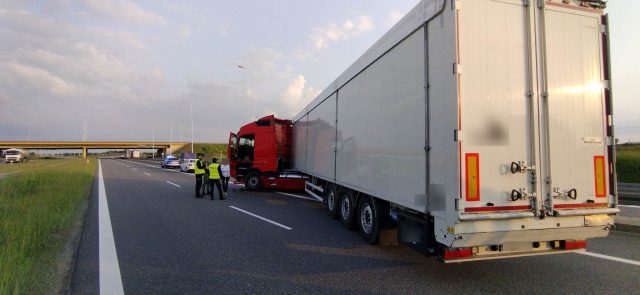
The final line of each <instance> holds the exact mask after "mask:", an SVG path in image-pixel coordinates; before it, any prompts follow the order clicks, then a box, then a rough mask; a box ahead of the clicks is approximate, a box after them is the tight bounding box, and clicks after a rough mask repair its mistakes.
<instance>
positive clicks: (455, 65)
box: [453, 63, 462, 75]
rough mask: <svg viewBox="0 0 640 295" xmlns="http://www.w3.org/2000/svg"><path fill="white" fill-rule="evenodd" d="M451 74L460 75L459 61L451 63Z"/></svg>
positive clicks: (460, 66)
mask: <svg viewBox="0 0 640 295" xmlns="http://www.w3.org/2000/svg"><path fill="white" fill-rule="evenodd" d="M453 74H454V75H462V65H460V64H459V63H453Z"/></svg>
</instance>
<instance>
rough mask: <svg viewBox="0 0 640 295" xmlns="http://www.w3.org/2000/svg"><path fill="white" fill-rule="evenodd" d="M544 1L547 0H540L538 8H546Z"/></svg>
mask: <svg viewBox="0 0 640 295" xmlns="http://www.w3.org/2000/svg"><path fill="white" fill-rule="evenodd" d="M544 1H546V0H538V8H540V9H543V8H544Z"/></svg>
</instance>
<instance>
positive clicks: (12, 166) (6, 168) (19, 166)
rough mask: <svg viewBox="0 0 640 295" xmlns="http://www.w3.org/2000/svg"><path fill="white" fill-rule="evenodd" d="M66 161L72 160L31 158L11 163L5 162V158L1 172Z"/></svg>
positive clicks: (0, 166) (0, 165) (0, 167)
mask: <svg viewBox="0 0 640 295" xmlns="http://www.w3.org/2000/svg"><path fill="white" fill-rule="evenodd" d="M64 161H70V160H68V159H56V160H31V161H29V162H26V163H11V164H7V163H4V160H2V164H0V173H8V172H9V173H10V172H16V171H21V170H27V169H35V168H41V167H44V166H49V165H53V164H56V163H61V162H64Z"/></svg>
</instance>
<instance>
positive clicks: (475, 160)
mask: <svg viewBox="0 0 640 295" xmlns="http://www.w3.org/2000/svg"><path fill="white" fill-rule="evenodd" d="M464 159H465V160H464V162H465V166H466V167H467V170H466V177H465V183H466V185H465V188H466V191H467V198H466V200H467V202H477V201H480V155H479V154H477V153H467V154H465V156H464Z"/></svg>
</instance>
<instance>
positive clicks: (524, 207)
mask: <svg viewBox="0 0 640 295" xmlns="http://www.w3.org/2000/svg"><path fill="white" fill-rule="evenodd" d="M523 210H530V207H529V205H522V206H486V207H471V208H464V212H491V211H523Z"/></svg>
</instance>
